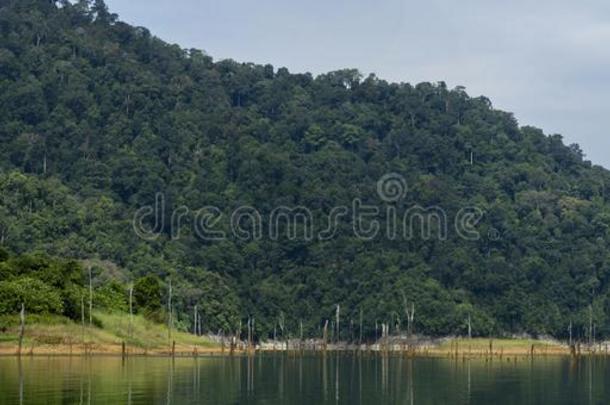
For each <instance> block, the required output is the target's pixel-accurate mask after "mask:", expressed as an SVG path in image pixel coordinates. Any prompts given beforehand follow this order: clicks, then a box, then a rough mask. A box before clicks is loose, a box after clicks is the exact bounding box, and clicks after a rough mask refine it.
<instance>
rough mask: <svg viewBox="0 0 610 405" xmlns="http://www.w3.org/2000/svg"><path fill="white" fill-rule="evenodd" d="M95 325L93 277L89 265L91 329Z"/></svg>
mask: <svg viewBox="0 0 610 405" xmlns="http://www.w3.org/2000/svg"><path fill="white" fill-rule="evenodd" d="M92 325H93V278H92V276H91V265H89V327H91V326H92Z"/></svg>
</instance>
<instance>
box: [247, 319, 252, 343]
mask: <svg viewBox="0 0 610 405" xmlns="http://www.w3.org/2000/svg"><path fill="white" fill-rule="evenodd" d="M250 325H251V318H250V317H249V316H248V325H247V328H248V349H249V348H250V346H251V344H252V329H251V326H250Z"/></svg>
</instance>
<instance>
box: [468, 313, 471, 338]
mask: <svg viewBox="0 0 610 405" xmlns="http://www.w3.org/2000/svg"><path fill="white" fill-rule="evenodd" d="M468 339H472V326H471V324H470V314H468Z"/></svg>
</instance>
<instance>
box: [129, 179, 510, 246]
mask: <svg viewBox="0 0 610 405" xmlns="http://www.w3.org/2000/svg"><path fill="white" fill-rule="evenodd" d="M376 189H377V196H378V198H379V199H380V200H381V201H382V203H381V204H376V205H373V204H365V203H364V202H363V201H362V199H360V198H354V199H353V200H352V201H351V204H349V205H342V206H335V207H332V209H330V211H328V212H326V213H324V214H321V213H320V212H318V211H316V212H315V215H314V212H313V211H312V210H310V209H309V208H307V207H304V206H292V207H289V206H283V205H281V206H277V207H275V208H273V209H271V210H270V211H267V212H262V211H261V210H259V209H257V208H256V207H252V206H246V205H244V206H239V207H237V208H235V209H233V210H230V211H228V210H224V211H223V210H222V209H221V208H219V207H216V206H204V207H201V208H199V209H197V210H192V209H190V208H188V207H186V206H180V207H176V208H171V209H168V207H166V199H165V196H164V194H163V193H157V194H156V196H155V202H154V204H152V205H148V206H144V207H141V208H140V209H138V210H137V211H136V213H135V214H134V217H133V221H132V225H133V230H134V232H135V233H136V234H137V235H138V236H139V237H140V238H142V239H146V240H155V239H157V238H159V237H160V236H161V235H168V236H169V237H171V238H172V239H178V238H180V236H181V234H182V232H183V230H184V228H185V226H188V227H189V228H190V229H192V231H193V232H194V234H195V235H196V236H197V237H198V238H200V239H201V240H204V241H221V240H226V239H229V238H234V239H238V240H243V241H252V240H261V239H264V238H267V239H270V240H279V239H284V238H285V239H288V240H302V241H305V242H310V241H314V240H320V241H324V240H331V239H333V238H335V237H337V236H338V235H340V234H341V235H345V234H346V232H348V233H351V235H352V236H354V237H356V238H358V239H361V240H374V239H377V238H380V237H383V238H387V239H389V240H399V239H402V240H413V239H419V240H439V241H444V240H447V238H448V237H449V233H450V231H452V232H454V233H455V235H457V236H458V237H459V238H462V239H465V240H470V241H476V240H479V239H481V234H480V232H479V230H478V229H477V228H478V225H479V224H480V222H481V220H482V219H483V217H484V214H485V213H484V211H483V210H481V209H480V208H478V207H476V206H469V207H463V208H461V209H459V210H458V211H457V212H455V213H454V214H453V215H449V214H448V213H447V211H445V210H444V209H443V208H442V207H439V206H428V207H423V206H421V205H418V204H415V205H411V206H408V207H403V204H400V203H401V201H402V200H403V199H404V198H405V196H406V195H407V191H408V187H407V182H406V180H405V178H404V177H403V176H402V175H400V174H398V173H388V174H386V175H384V176H382V177H381V178H380V179H379V181H378V182H377V187H376ZM488 237H489V238H490V239H492V240H497V239H499V233H498V232H497V231H496V230H494V229H491V230H490V231H489V232H488Z"/></svg>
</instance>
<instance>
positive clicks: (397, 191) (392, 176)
mask: <svg viewBox="0 0 610 405" xmlns="http://www.w3.org/2000/svg"><path fill="white" fill-rule="evenodd" d="M377 194H378V195H379V198H381V199H382V200H383V201H385V202H388V203H395V202H398V201H400V200H402V199H403V198H404V197H405V196H406V195H407V181H406V180H405V178H404V177H403V176H402V175H400V174H398V173H388V174H385V175H383V176H382V177H381V178H380V179H379V181H377Z"/></svg>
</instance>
